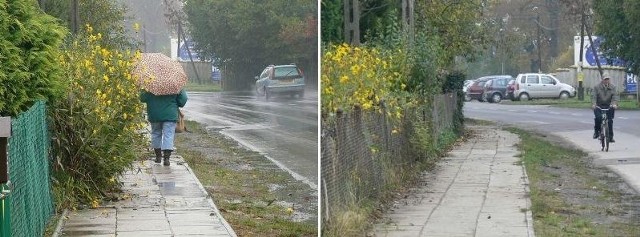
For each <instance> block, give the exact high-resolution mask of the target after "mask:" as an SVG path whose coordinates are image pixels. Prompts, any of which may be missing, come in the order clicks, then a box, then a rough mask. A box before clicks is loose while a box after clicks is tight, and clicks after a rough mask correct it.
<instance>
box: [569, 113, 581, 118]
mask: <svg viewBox="0 0 640 237" xmlns="http://www.w3.org/2000/svg"><path fill="white" fill-rule="evenodd" d="M571 116H576V117H582V115H581V114H576V113H571Z"/></svg>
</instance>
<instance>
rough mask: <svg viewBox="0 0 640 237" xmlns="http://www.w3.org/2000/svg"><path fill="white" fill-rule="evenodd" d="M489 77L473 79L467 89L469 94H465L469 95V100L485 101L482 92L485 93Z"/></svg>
mask: <svg viewBox="0 0 640 237" xmlns="http://www.w3.org/2000/svg"><path fill="white" fill-rule="evenodd" d="M489 79H490V78H489V77H481V78H478V79H476V80H475V81H473V83H471V86H469V88H468V89H467V94H466V95H465V96H466V97H468V98H469V100H478V101H480V102H484V99H483V98H482V94H483V93H484V83H486V82H487V80H489Z"/></svg>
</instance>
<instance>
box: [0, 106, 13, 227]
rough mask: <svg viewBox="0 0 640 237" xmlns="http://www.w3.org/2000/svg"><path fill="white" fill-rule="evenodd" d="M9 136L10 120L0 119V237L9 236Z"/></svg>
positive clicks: (8, 118) (7, 118)
mask: <svg viewBox="0 0 640 237" xmlns="http://www.w3.org/2000/svg"><path fill="white" fill-rule="evenodd" d="M10 136H11V118H10V117H0V237H10V236H11V212H10V208H9V207H11V199H10V197H9V193H10V192H11V189H10V187H9V167H8V165H9V163H8V161H9V160H8V159H7V154H8V152H7V151H8V149H7V144H8V141H9V137H10Z"/></svg>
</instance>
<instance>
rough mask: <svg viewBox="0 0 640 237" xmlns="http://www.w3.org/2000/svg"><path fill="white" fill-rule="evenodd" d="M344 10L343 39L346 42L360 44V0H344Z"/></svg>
mask: <svg viewBox="0 0 640 237" xmlns="http://www.w3.org/2000/svg"><path fill="white" fill-rule="evenodd" d="M343 10H344V41H345V42H346V43H348V44H351V45H355V46H358V45H360V1H359V0H345V1H344V4H343Z"/></svg>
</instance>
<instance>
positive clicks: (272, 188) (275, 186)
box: [269, 184, 284, 192]
mask: <svg viewBox="0 0 640 237" xmlns="http://www.w3.org/2000/svg"><path fill="white" fill-rule="evenodd" d="M283 187H284V186H282V185H279V184H269V192H274V191H276V190H279V189H281V188H283Z"/></svg>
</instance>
